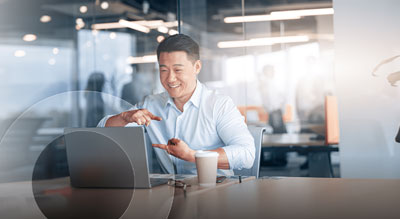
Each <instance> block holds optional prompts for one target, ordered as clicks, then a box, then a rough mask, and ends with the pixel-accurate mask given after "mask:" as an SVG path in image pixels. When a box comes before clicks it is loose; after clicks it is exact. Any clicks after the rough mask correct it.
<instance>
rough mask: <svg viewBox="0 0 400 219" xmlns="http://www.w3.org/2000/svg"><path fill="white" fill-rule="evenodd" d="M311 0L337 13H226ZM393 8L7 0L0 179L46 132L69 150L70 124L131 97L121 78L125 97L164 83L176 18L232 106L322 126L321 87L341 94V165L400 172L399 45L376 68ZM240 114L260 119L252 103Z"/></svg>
mask: <svg viewBox="0 0 400 219" xmlns="http://www.w3.org/2000/svg"><path fill="white" fill-rule="evenodd" d="M315 8H333V9H334V13H333V10H332V13H327V14H325V15H316V16H303V17H301V18H299V19H298V18H284V19H283V18H280V19H276V20H270V21H258V22H242V21H237V22H235V21H232V17H236V16H249V15H260V14H268V13H271V12H273V11H285V10H295V9H315ZM399 8H400V4H399V3H398V2H397V1H395V0H391V1H390V0H385V1H378V0H373V1H368V2H366V1H361V0H358V1H350V2H349V1H345V0H334V1H333V2H331V1H312V0H286V1H279V0H271V1H261V0H233V1H209V0H200V1H194V0H180V1H155V0H154V1H152V0H149V1H142V0H137V1H133V0H131V1H128V0H118V1H99V0H91V1H75V0H74V1H65V0H32V1H27V0H0V30H1V31H0V51H1V52H0V77H1V80H0V91H1V92H0V104H1V106H2V110H1V111H0V120H1V123H0V127H1V129H0V130H1V133H0V135H2V136H3V140H2V142H1V143H0V163H1V167H0V170H1V175H0V179H1V180H2V181H13V180H21V179H27V178H29V177H31V173H32V169H33V166H34V164H35V162H36V161H37V158H38V157H39V155H40V154H41V153H42V152H43V151H44V149H45V148H46V147H48V145H51V148H56V149H57V148H58V149H60V151H62V149H63V148H62V145H63V142H62V139H59V138H57V137H58V136H59V135H61V134H62V129H63V128H64V127H86V126H88V127H90V126H93V124H95V123H96V119H97V117H93V115H100V116H101V115H105V114H110V113H116V112H119V111H121V110H123V109H127V108H129V106H130V104H129V103H127V102H125V101H121V100H120V97H122V96H123V90H124V87H125V85H129V84H131V86H132V87H133V88H132V89H133V90H134V92H133V96H134V97H132V99H134V100H132V101H133V102H131V104H134V102H135V101H137V100H140V99H142V98H143V97H144V96H146V95H148V94H152V93H159V92H162V91H163V88H162V86H161V85H160V82H159V80H158V66H157V63H156V57H155V49H156V48H157V45H158V42H160V41H161V40H162V39H163V38H164V37H166V36H169V35H173V34H176V33H177V32H178V28H179V27H178V26H179V25H178V24H179V23H180V28H181V32H182V33H184V34H187V35H189V36H191V37H193V38H194V39H195V40H196V41H198V42H199V44H200V45H201V59H202V61H203V69H202V72H201V73H200V75H199V79H200V81H202V82H203V83H205V84H206V85H207V86H209V87H211V88H214V89H217V90H219V91H220V92H222V93H225V94H228V95H229V96H231V97H232V98H233V100H234V102H235V104H237V105H238V106H244V107H246V106H262V108H263V109H264V110H265V111H266V112H268V113H269V114H270V115H272V112H274V111H280V113H282V114H283V120H284V122H285V124H286V126H285V128H286V129H287V132H289V133H295V132H300V131H302V129H304V127H307V125H322V126H323V124H324V120H325V118H324V96H326V95H334V96H337V97H338V100H339V102H338V104H339V118H340V120H339V124H340V134H341V139H340V144H339V147H340V152H339V153H338V154H336V156H335V155H334V159H333V160H334V161H335V162H337V163H340V176H341V177H345V178H360V177H361V178H398V177H400V171H399V170H398V168H397V167H398V166H399V163H400V151H399V150H400V149H399V144H398V143H395V142H394V137H395V135H396V132H397V129H398V126H399V125H400V114H399V113H398V112H399V110H400V109H399V108H400V104H397V102H398V100H399V96H400V91H399V88H398V87H395V86H392V85H391V83H389V81H388V79H387V78H388V76H389V75H390V74H392V73H395V72H398V71H399V69H400V59H399V60H397V59H395V60H393V61H391V62H389V63H387V64H384V65H382V66H381V67H380V68H379V69H378V70H377V71H376V72H374V68H375V67H376V66H377V65H378V64H379V63H381V62H382V61H384V60H385V59H388V58H390V57H394V56H396V55H400V45H399V43H398V40H397V38H398V36H399V34H398V33H399V31H400V30H399V28H398V27H397V23H396V21H397V20H399V16H400V15H399V13H398V9H399ZM228 18H231V21H229V19H228ZM143 20H145V22H143ZM233 20H234V19H233ZM125 21H142V23H140V22H139V23H137V22H136V23H135V24H137V25H136V26H134V27H132V25H131V23H129V22H128V23H126V22H125ZM231 22H234V23H231ZM98 24H103V26H99V25H98ZM104 24H107V25H108V26H107V25H105V26H104ZM96 25H97V26H96ZM138 26H139V27H138ZM143 27H145V28H143ZM135 28H136V29H135ZM285 37H286V38H285ZM287 37H290V38H287ZM271 38H273V40H271ZM393 77H394V76H392V77H391V78H393ZM131 80H133V82H132V83H131V82H130V81H131ZM393 80H395V79H393ZM394 84H396V83H394ZM128 87H129V86H128ZM127 89H128V88H127ZM98 92H101V93H100V94H99V93H98ZM131 96H132V95H131ZM246 119H247V123H249V124H253V123H259V122H260V121H259V120H260V118H259V117H258V116H257V115H255V114H254V113H252V112H249V113H248V114H247V117H246ZM10 142H12V144H14V145H15V142H18V143H17V145H18V147H15V146H13V147H9V146H10V145H11V143H10ZM60 147H61V148H60ZM49 148H50V147H49ZM55 153H56V154H57V150H56V152H55ZM59 154H60V156H61V157H57V156H55V157H54V159H55V162H56V163H57V159H60V160H63V159H64V158H63V157H62V156H63V155H62V153H61V152H60V153H59ZM60 165H61V164H60ZM54 168H56V170H55V172H58V173H60V174H63V173H64V172H63V171H65V170H66V169H65V168H66V167H65V166H62V165H61V166H56V167H54Z"/></svg>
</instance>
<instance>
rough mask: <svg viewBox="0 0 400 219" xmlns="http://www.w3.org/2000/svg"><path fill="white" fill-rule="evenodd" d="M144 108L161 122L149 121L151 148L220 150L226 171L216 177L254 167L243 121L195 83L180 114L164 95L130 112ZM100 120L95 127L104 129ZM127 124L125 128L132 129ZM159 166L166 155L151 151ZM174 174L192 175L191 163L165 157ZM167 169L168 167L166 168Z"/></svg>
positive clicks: (250, 141) (225, 100)
mask: <svg viewBox="0 0 400 219" xmlns="http://www.w3.org/2000/svg"><path fill="white" fill-rule="evenodd" d="M142 108H145V109H147V110H148V111H150V112H151V113H152V114H153V115H155V116H159V117H161V118H162V121H155V120H153V121H151V124H150V125H149V126H148V127H147V128H146V129H147V132H148V134H149V137H150V140H151V143H152V144H167V142H168V140H169V139H171V138H178V139H181V140H183V141H184V142H186V144H187V145H188V146H189V147H190V148H192V149H194V150H213V149H217V148H220V147H222V148H223V149H224V150H225V153H226V155H227V157H228V161H229V166H230V170H222V169H219V170H218V174H222V175H233V169H242V168H251V167H252V166H253V163H254V157H255V147H254V140H253V137H252V136H251V134H250V132H249V131H248V129H247V126H246V124H245V122H244V117H243V116H242V115H241V114H240V112H239V110H238V109H237V108H236V106H235V105H234V103H233V101H232V99H231V98H230V97H228V96H225V95H221V94H217V93H216V92H215V91H213V90H210V89H208V88H207V87H205V86H204V85H203V84H201V83H200V81H197V86H196V90H195V91H194V93H193V95H192V97H191V98H190V100H189V101H188V102H187V103H186V104H185V105H184V106H183V112H181V111H180V110H179V109H178V108H177V107H176V106H175V104H174V101H173V100H172V98H171V97H170V96H169V94H168V93H167V92H164V93H161V94H156V95H150V96H147V97H146V98H145V99H144V101H143V102H140V103H138V104H136V105H135V106H134V107H133V108H132V109H131V110H134V109H142ZM109 117H110V116H107V117H105V118H103V119H102V120H101V121H100V122H99V125H98V126H105V124H106V121H107V119H108V118H109ZM135 125H137V124H136V123H129V124H128V125H127V126H135ZM155 150H156V154H157V156H158V158H159V160H160V162H161V165H163V163H166V162H170V161H167V160H166V159H165V157H166V156H168V154H167V153H166V152H165V151H164V150H162V149H159V148H155ZM169 156H170V159H171V160H172V161H173V162H174V164H175V171H176V173H177V174H196V165H195V163H191V162H187V161H184V160H181V159H179V158H176V157H173V156H172V155H169ZM166 165H168V164H166Z"/></svg>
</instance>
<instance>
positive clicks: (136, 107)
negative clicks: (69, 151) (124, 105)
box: [97, 102, 144, 127]
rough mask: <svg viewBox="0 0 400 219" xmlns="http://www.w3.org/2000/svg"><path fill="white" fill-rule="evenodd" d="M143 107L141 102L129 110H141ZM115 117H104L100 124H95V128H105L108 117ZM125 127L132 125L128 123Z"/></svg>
mask: <svg viewBox="0 0 400 219" xmlns="http://www.w3.org/2000/svg"><path fill="white" fill-rule="evenodd" d="M143 105H144V103H143V102H140V103H137V104H135V105H134V106H133V107H132V108H130V109H129V110H136V109H141V108H143ZM115 115H116V114H114V115H107V116H105V117H104V118H102V119H101V120H100V122H99V123H98V124H97V127H105V126H106V123H107V120H108V119H109V118H110V117H112V116H115ZM134 124H136V123H134ZM126 126H132V123H128V124H127V125H126Z"/></svg>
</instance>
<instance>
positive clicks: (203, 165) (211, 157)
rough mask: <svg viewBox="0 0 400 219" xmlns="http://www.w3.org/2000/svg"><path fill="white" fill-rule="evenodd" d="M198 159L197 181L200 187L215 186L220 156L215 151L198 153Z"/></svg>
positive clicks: (196, 155)
mask: <svg viewBox="0 0 400 219" xmlns="http://www.w3.org/2000/svg"><path fill="white" fill-rule="evenodd" d="M194 156H195V158H196V168H197V179H198V181H199V185H200V186H204V187H208V186H215V184H216V178H217V166H218V156H219V154H218V153H217V152H214V151H197V152H196V154H195V155H194Z"/></svg>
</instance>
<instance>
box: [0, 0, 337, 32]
mask: <svg viewBox="0 0 400 219" xmlns="http://www.w3.org/2000/svg"><path fill="white" fill-rule="evenodd" d="M96 2H97V3H98V4H100V3H101V2H103V1H100V0H89V1H88V0H87V1H82V0H0V37H1V36H3V37H4V36H8V35H11V36H12V35H13V33H21V32H39V33H40V34H44V35H48V36H50V37H56V38H59V37H61V38H63V37H70V36H68V34H65V31H62V30H63V29H74V27H75V19H76V18H77V17H82V18H83V19H84V20H85V21H86V22H89V23H94V22H111V21H114V22H115V21H117V20H118V19H119V18H126V19H129V20H142V19H150V20H151V19H163V20H168V19H174V18H175V17H176V8H177V6H176V4H177V1H176V0H172V1H166V0H114V1H108V2H109V3H110V6H109V9H107V10H101V9H100V8H99V7H98V6H97V9H96V10H94V7H93V5H94V3H96ZM146 2H147V3H148V4H147V5H148V7H149V10H148V11H147V12H146V13H144V10H143V7H144V6H145V5H146ZM243 2H244V7H245V10H244V13H245V14H246V15H250V14H261V13H268V12H269V11H271V10H287V9H298V8H312V7H326V6H328V7H329V6H331V5H332V3H331V2H330V1H326V0H324V1H321V0H244V1H243ZM84 4H86V5H89V7H88V11H87V13H85V14H82V13H80V12H79V7H80V6H81V5H84ZM181 8H182V10H181V12H182V19H183V21H184V23H185V24H186V25H191V26H193V27H195V28H201V29H202V30H204V31H208V32H228V33H229V32H232V33H234V32H235V31H234V30H235V27H237V26H240V24H236V25H226V24H224V23H223V22H222V19H223V18H224V17H226V16H238V15H241V14H242V1H241V0H229V1H228V0H196V1H186V0H181ZM43 14H46V15H50V16H51V17H52V21H51V22H49V23H45V24H44V23H41V22H40V21H39V19H40V17H41V16H42V15H43ZM296 25H301V24H296ZM236 29H237V28H236ZM58 31H60V32H58ZM67 32H68V31H67Z"/></svg>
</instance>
